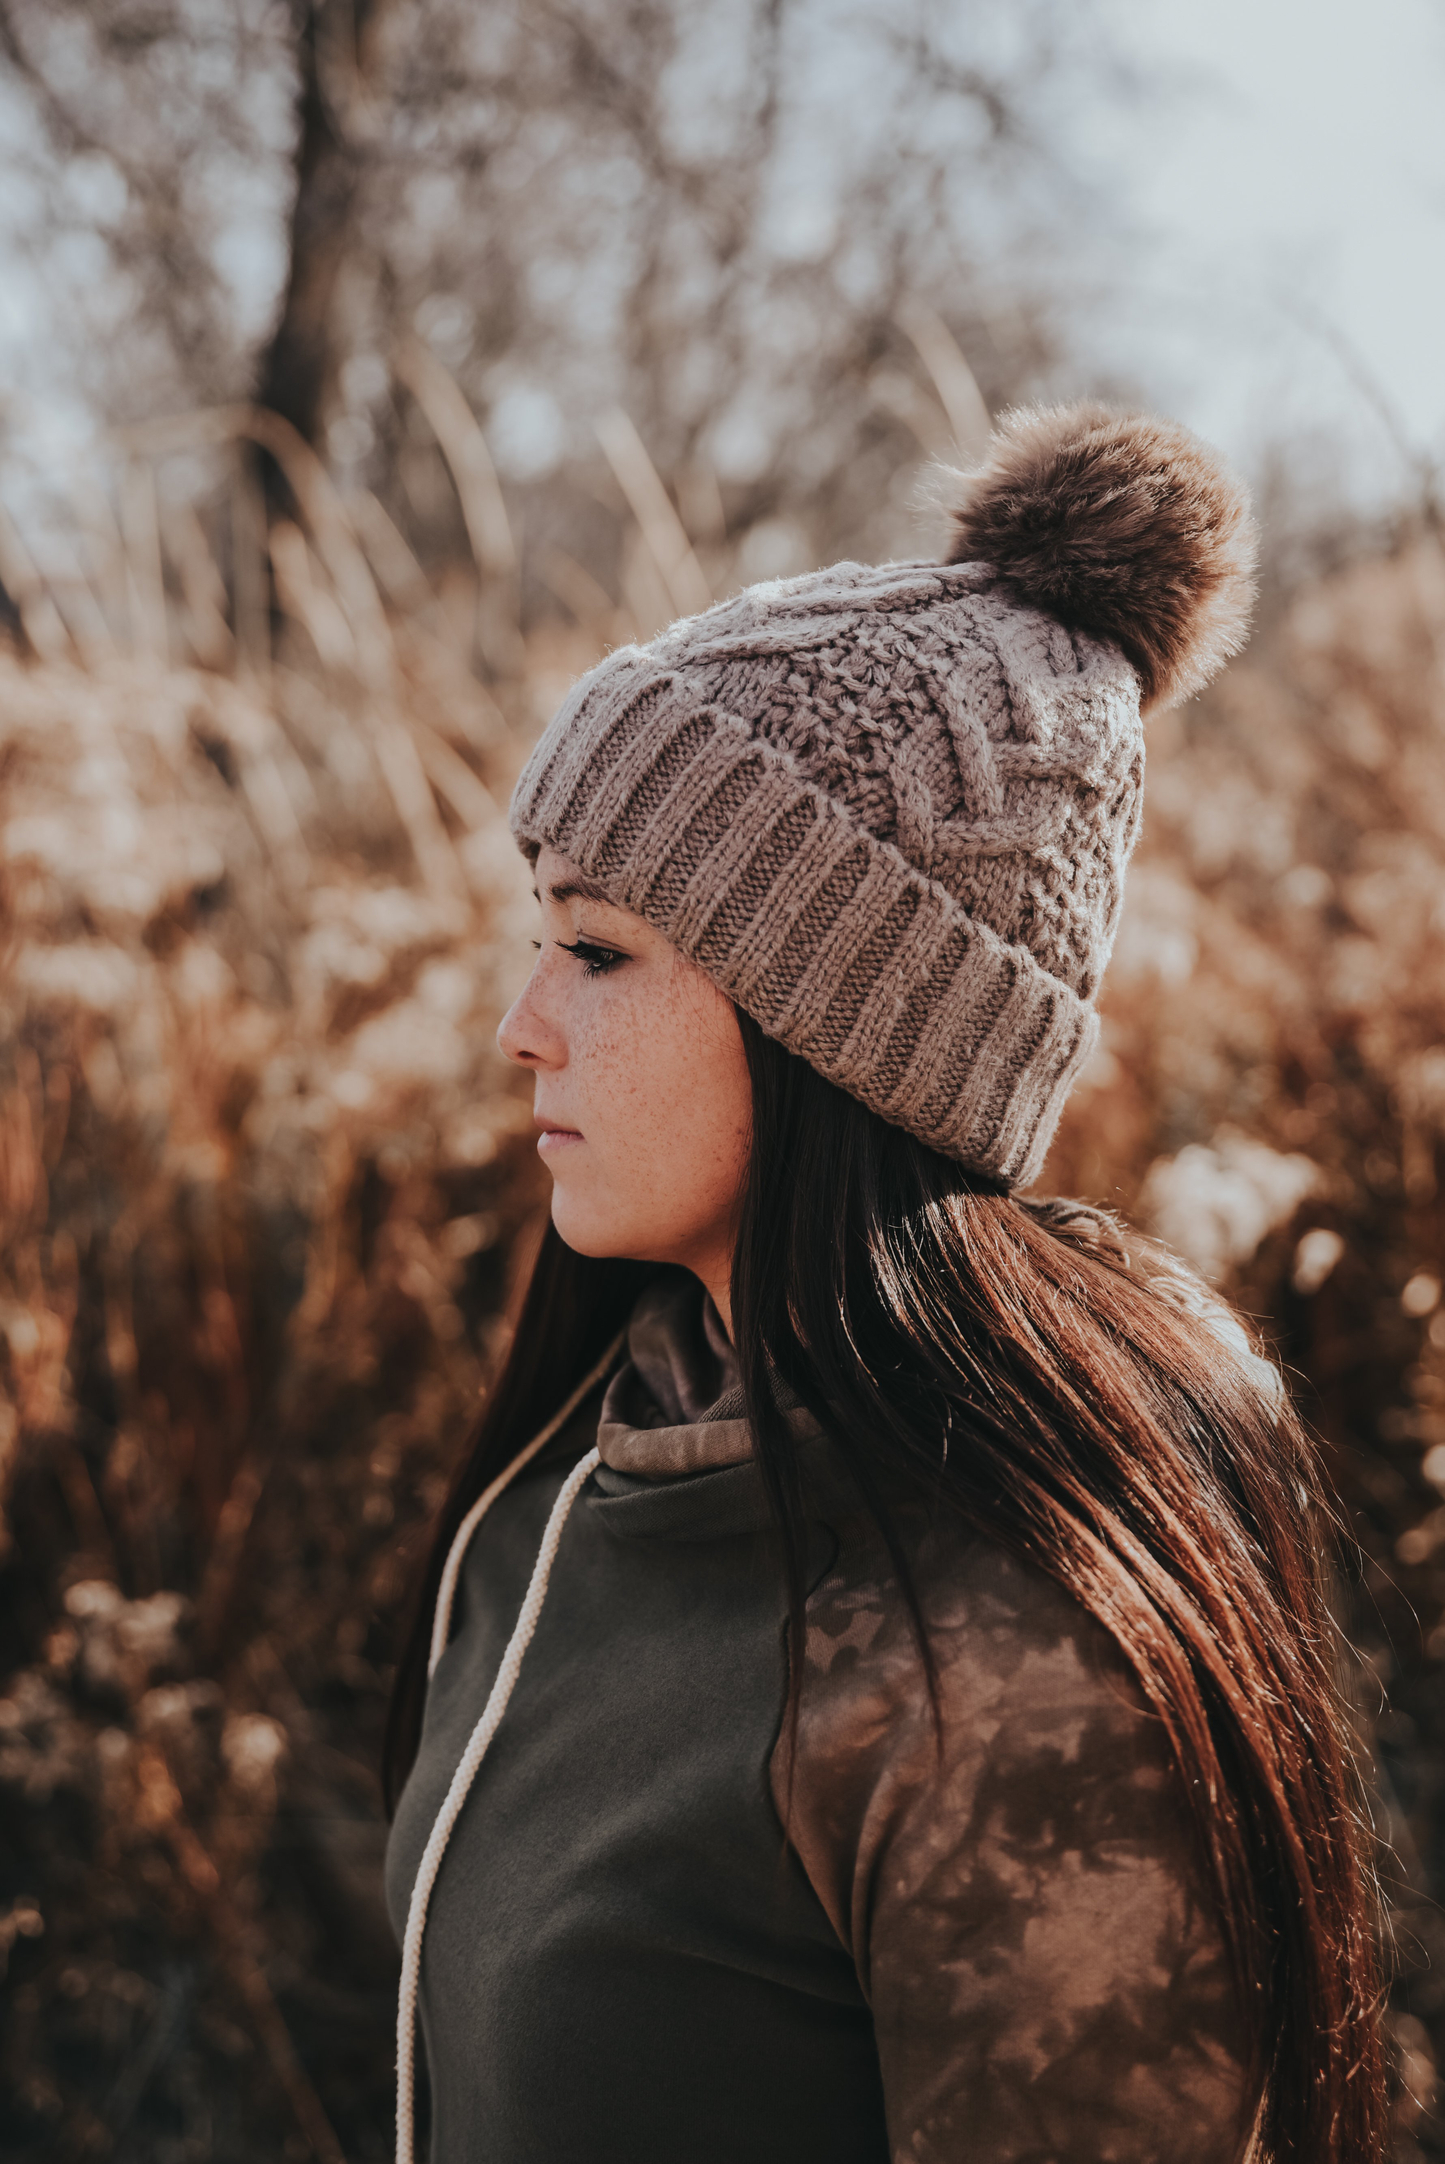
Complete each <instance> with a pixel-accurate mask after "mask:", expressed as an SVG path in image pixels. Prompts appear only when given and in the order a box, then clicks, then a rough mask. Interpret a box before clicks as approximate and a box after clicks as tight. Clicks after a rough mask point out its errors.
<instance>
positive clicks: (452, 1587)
mask: <svg viewBox="0 0 1445 2164" xmlns="http://www.w3.org/2000/svg"><path fill="white" fill-rule="evenodd" d="M621 1347H622V1338H621V1337H619V1338H617V1339H615V1340H614V1342H613V1343H612V1344H611V1345H609V1347H608V1348H607V1351H606V1353H605V1354H604V1356H603V1358H602V1359H601V1360H599V1362H598V1363H597V1366H596V1367H595V1368H594V1369H593V1370H592V1372H591V1373H590V1374H589V1375H588V1376H587V1377H586V1379H585V1380H584V1381H583V1382H582V1383H580V1384H579V1385H578V1387H577V1389H576V1390H574V1391H573V1393H572V1395H571V1397H570V1398H569V1399H568V1400H567V1402H566V1404H565V1405H564V1406H563V1407H562V1410H561V1411H560V1412H559V1413H557V1414H556V1415H554V1417H553V1418H552V1419H551V1420H550V1421H549V1422H548V1424H547V1426H546V1427H545V1428H543V1430H542V1432H541V1434H540V1435H537V1436H534V1437H533V1439H532V1441H531V1442H530V1443H528V1445H527V1447H526V1449H525V1450H523V1451H521V1452H520V1453H519V1455H518V1456H517V1457H515V1458H514V1459H513V1460H512V1462H511V1464H510V1465H509V1466H508V1467H507V1469H506V1471H505V1472H504V1473H501V1474H499V1476H498V1477H497V1479H495V1480H494V1481H493V1482H492V1484H491V1486H490V1487H489V1488H486V1489H484V1490H483V1492H482V1494H481V1495H480V1496H479V1497H478V1498H477V1501H476V1502H475V1503H473V1505H472V1507H471V1509H470V1510H469V1511H468V1512H467V1515H466V1516H465V1518H463V1520H462V1522H461V1524H460V1525H459V1526H458V1527H457V1531H456V1536H455V1538H454V1539H453V1541H452V1545H451V1549H450V1551H449V1552H448V1555H447V1560H446V1568H445V1569H444V1570H443V1572H442V1581H441V1586H440V1588H439V1590H438V1593H437V1612H436V1617H435V1619H434V1621H433V1624H432V1643H431V1658H430V1661H429V1663H428V1666H427V1677H428V1680H430V1678H431V1675H432V1672H433V1670H434V1669H435V1668H436V1664H437V1662H438V1661H439V1660H440V1659H441V1656H442V1654H443V1652H444V1651H445V1650H446V1642H447V1632H448V1630H449V1628H450V1625H451V1610H452V1601H453V1599H454V1597H455V1594H456V1584H457V1578H458V1575H459V1573H460V1571H461V1566H462V1559H463V1557H464V1556H465V1554H466V1550H467V1544H468V1543H469V1541H470V1540H471V1537H472V1535H473V1533H474V1532H475V1531H476V1529H477V1527H478V1526H479V1525H480V1524H481V1522H482V1519H483V1517H484V1516H485V1515H486V1513H487V1511H488V1510H489V1509H490V1507H491V1505H492V1504H493V1502H495V1500H496V1498H497V1497H498V1496H499V1495H500V1494H501V1492H502V1490H503V1489H504V1488H505V1487H506V1486H507V1484H508V1482H509V1481H510V1480H512V1479H513V1478H514V1477H515V1475H516V1474H517V1473H519V1472H520V1471H521V1469H522V1467H523V1466H524V1465H525V1464H526V1463H527V1461H528V1459H529V1458H534V1457H535V1456H536V1454H537V1452H538V1451H539V1450H540V1449H541V1448H542V1446H543V1444H544V1443H548V1442H550V1441H551V1439H552V1437H553V1436H554V1435H555V1434H556V1433H557V1432H558V1430H559V1429H560V1428H561V1427H562V1426H563V1425H564V1423H565V1422H566V1421H567V1420H568V1419H570V1417H571V1415H572V1414H573V1413H574V1412H575V1411H576V1409H577V1407H578V1406H579V1405H580V1404H581V1403H582V1400H583V1399H584V1398H585V1397H586V1395H587V1393H588V1391H589V1390H592V1389H595V1387H596V1385H597V1384H598V1383H599V1382H600V1381H601V1380H602V1377H603V1376H604V1375H605V1374H606V1372H607V1370H608V1368H609V1367H610V1366H611V1365H612V1363H613V1361H614V1360H615V1359H616V1357H617V1355H618V1353H619V1351H620V1350H621ZM600 1463H601V1456H600V1453H599V1452H598V1451H597V1450H595V1449H594V1450H589V1451H588V1452H587V1454H586V1456H585V1457H583V1458H579V1460H578V1461H577V1463H576V1465H574V1466H573V1468H572V1471H571V1472H570V1473H569V1474H568V1476H567V1478H566V1480H565V1481H564V1482H563V1483H562V1487H561V1490H560V1492H559V1494H558V1496H557V1500H556V1502H555V1503H554V1504H553V1505H552V1513H551V1516H550V1517H549V1518H548V1520H547V1528H546V1531H545V1532H544V1533H543V1535H542V1545H541V1547H540V1548H539V1549H538V1551H537V1560H536V1562H535V1563H534V1564H533V1566H532V1577H531V1582H530V1584H529V1585H528V1587H527V1594H526V1598H525V1599H524V1601H523V1602H522V1607H521V1612H520V1613H519V1615H518V1617H517V1621H516V1625H515V1627H514V1629H513V1631H512V1635H511V1638H510V1639H509V1640H508V1643H507V1650H506V1652H505V1653H504V1654H503V1656H502V1665H501V1667H500V1668H499V1669H498V1670H497V1676H496V1681H495V1682H494V1683H493V1685H492V1689H491V1695H490V1696H489V1697H488V1699H487V1703H486V1706H485V1708H484V1709H483V1712H482V1717H481V1719H480V1720H479V1721H478V1723H477V1725H476V1727H475V1728H474V1729H473V1730H472V1733H471V1738H470V1740H469V1742H468V1744H467V1747H466V1749H465V1751H464V1752H463V1753H462V1757H461V1763H460V1764H459V1765H458V1767H457V1770H456V1772H455V1773H454V1774H453V1775H452V1783H451V1787H450V1788H449V1789H448V1790H447V1793H446V1801H445V1802H444V1803H443V1805H442V1807H441V1809H440V1811H438V1813H437V1816H436V1822H435V1824H434V1825H433V1827H432V1830H431V1835H430V1838H429V1839H428V1841H427V1845H426V1848H425V1851H424V1852H423V1855H422V1859H421V1867H420V1869H419V1870H418V1872H417V1875H416V1883H415V1885H414V1886H413V1887H412V1890H411V1900H410V1902H409V1903H408V1905H407V1912H406V1936H405V1938H404V1939H403V1940H402V1949H401V1990H400V1993H399V1995H398V1999H397V2009H396V2164H414V2160H413V2135H414V2131H415V2130H414V2127H413V2123H412V2122H413V2118H414V2115H415V2091H416V2002H417V1991H418V1988H419V1986H420V1982H421V1940H422V1933H423V1931H424V1930H425V1929H426V1912H427V1904H428V1902H429V1901H430V1900H431V1891H432V1888H433V1886H434V1885H435V1884H436V1879H437V1873H438V1872H439V1871H440V1869H441V1863H442V1857H443V1855H444V1853H445V1851H446V1845H447V1842H448V1840H449V1839H450V1838H451V1831H452V1828H453V1826H455V1824H456V1822H457V1819H458V1817H459V1816H460V1813H461V1808H462V1805H463V1804H464V1803H465V1802H466V1800H467V1795H468V1792H469V1791H470V1789H471V1785H472V1782H473V1781H474V1780H475V1778H476V1773H477V1768H478V1766H480V1764H481V1762H482V1760H483V1758H484V1757H485V1755H486V1751H487V1746H488V1744H489V1743H490V1742H491V1740H492V1738H493V1736H494V1735H495V1734H496V1732H497V1728H498V1726H499V1724H500V1722H501V1718H502V1715H503V1714H504V1713H505V1712H506V1710H507V1704H508V1701H509V1700H510V1698H511V1695H512V1692H513V1691H514V1690H515V1688H516V1684H517V1677H518V1675H519V1674H520V1673H521V1668H522V1656H523V1655H524V1654H525V1652H526V1650H527V1648H528V1646H529V1645H530V1644H531V1643H532V1634H533V1632H534V1631H535V1630H536V1628H537V1621H538V1618H539V1617H540V1615H541V1613H542V1603H543V1601H544V1600H545V1599H546V1598H547V1581H548V1579H549V1578H550V1577H551V1575H552V1565H553V1562H554V1561H555V1560H556V1555H557V1549H558V1546H559V1544H560V1542H561V1539H562V1528H563V1526H564V1525H565V1524H566V1522H567V1514H568V1512H569V1511H570V1510H571V1508H572V1505H573V1504H574V1503H575V1502H576V1500H577V1497H578V1496H579V1495H580V1494H581V1492H582V1489H583V1488H584V1487H585V1486H586V1484H587V1481H588V1480H589V1478H590V1477H591V1475H592V1473H593V1471H594V1469H595V1468H596V1466H597V1465H599V1464H600Z"/></svg>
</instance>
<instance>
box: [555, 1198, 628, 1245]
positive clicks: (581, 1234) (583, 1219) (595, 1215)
mask: <svg viewBox="0 0 1445 2164" xmlns="http://www.w3.org/2000/svg"><path fill="white" fill-rule="evenodd" d="M552 1223H553V1224H554V1225H555V1226H556V1228H557V1231H558V1233H559V1234H560V1236H561V1238H562V1239H563V1240H565V1242H566V1243H567V1245H568V1247H570V1248H571V1249H572V1250H573V1252H574V1254H578V1255H591V1256H592V1257H594V1259H595V1260H597V1261H599V1262H600V1261H604V1260H606V1259H607V1258H608V1257H609V1256H613V1255H626V1256H629V1257H636V1255H637V1249H636V1247H635V1246H634V1245H633V1244H632V1243H631V1242H630V1241H629V1239H628V1237H627V1229H631V1230H633V1231H635V1229H636V1228H635V1227H632V1228H627V1229H624V1227H623V1226H622V1225H620V1224H619V1223H618V1222H617V1221H616V1220H615V1219H613V1218H611V1217H609V1215H608V1214H607V1212H606V1211H605V1210H595V1209H588V1208H587V1206H586V1205H585V1204H582V1203H579V1202H578V1201H577V1200H576V1199H575V1197H569V1196H567V1195H565V1194H563V1192H562V1190H561V1188H560V1187H557V1188H554V1189H553V1192H552Z"/></svg>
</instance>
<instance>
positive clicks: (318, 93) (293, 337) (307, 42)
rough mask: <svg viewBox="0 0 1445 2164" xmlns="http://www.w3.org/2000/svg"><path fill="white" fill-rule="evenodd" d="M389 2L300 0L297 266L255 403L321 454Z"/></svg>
mask: <svg viewBox="0 0 1445 2164" xmlns="http://www.w3.org/2000/svg"><path fill="white" fill-rule="evenodd" d="M385 5H386V0H295V14H296V29H297V36H296V48H297V62H298V67H299V72H300V89H299V93H298V98H297V118H298V123H299V133H298V140H297V146H296V196H295V202H294V204H293V207H292V212H291V249H290V266H289V269H288V272H287V277H286V294H285V299H284V301H283V303H282V308H281V316H280V320H279V322H278V323H277V325H276V330H275V334H274V335H273V337H272V340H271V343H270V346H269V348H268V349H267V351H266V353H265V355H264V356H263V358H262V361H261V365H260V369H259V371H258V377H257V386H256V396H257V399H258V400H259V402H260V403H261V404H262V405H263V406H269V407H270V408H271V410H272V412H274V413H279V414H281V415H282V416H283V417H284V418H285V419H286V420H288V421H289V422H290V423H291V424H292V426H293V427H294V428H296V429H298V430H299V431H300V433H301V434H302V435H303V436H304V437H305V438H306V440H307V442H308V443H310V444H313V445H315V446H316V447H317V448H318V449H320V448H321V447H322V443H321V439H322V435H323V432H324V430H325V426H326V421H327V418H328V415H329V412H330V409H331V405H332V401H333V396H334V392H335V387H336V377H337V373H338V371H339V369H340V367H341V363H342V361H343V360H344V358H345V355H344V354H343V353H342V352H341V351H340V347H339V341H338V336H337V332H338V325H337V306H336V304H337V291H338V287H339V285H340V281H341V275H342V271H343V269H344V268H345V264H346V259H347V255H348V252H349V250H350V248H351V245H352V241H353V227H354V222H355V217H356V211H357V197H358V193H359V190H360V183H361V177H362V172H363V168H364V161H365V158H366V154H367V150H368V147H369V143H368V139H369V137H370V134H371V128H372V125H373V123H372V122H371V121H370V118H369V114H368V107H367V103H366V89H367V83H368V78H369V76H370V74H371V72H372V67H373V64H374V61H375V56H376V49H377V45H378V42H379V40H378V35H377V33H378V30H379V27H380V21H381V17H382V15H383V13H384V11H385Z"/></svg>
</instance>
